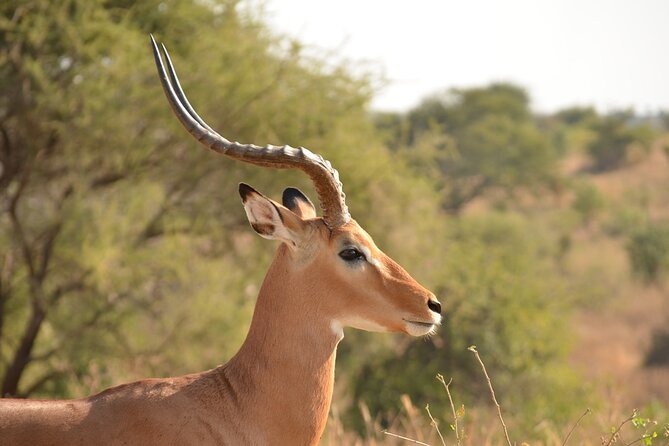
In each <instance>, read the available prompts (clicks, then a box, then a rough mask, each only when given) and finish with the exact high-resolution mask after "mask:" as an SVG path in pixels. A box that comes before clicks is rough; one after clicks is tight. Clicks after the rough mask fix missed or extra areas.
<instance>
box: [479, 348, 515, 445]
mask: <svg viewBox="0 0 669 446" xmlns="http://www.w3.org/2000/svg"><path fill="white" fill-rule="evenodd" d="M468 350H469V351H470V352H472V353H474V355H475V356H476V359H477V360H478V361H479V364H481V369H482V370H483V374H484V375H485V379H486V381H487V382H488V388H489V389H490V395H491V396H492V401H493V403H495V406H497V415H498V416H499V421H500V422H501V423H502V428H503V429H504V437H506V442H507V444H508V445H509V446H513V443H511V439H510V438H509V431H508V430H507V428H506V423H504V417H502V407H501V406H500V405H499V403H498V402H497V398H496V397H495V389H493V387H492V381H491V380H490V376H488V371H487V370H486V368H485V364H483V360H482V359H481V356H480V355H479V352H478V350H476V346H475V345H472V346H471V347H469V349H468Z"/></svg>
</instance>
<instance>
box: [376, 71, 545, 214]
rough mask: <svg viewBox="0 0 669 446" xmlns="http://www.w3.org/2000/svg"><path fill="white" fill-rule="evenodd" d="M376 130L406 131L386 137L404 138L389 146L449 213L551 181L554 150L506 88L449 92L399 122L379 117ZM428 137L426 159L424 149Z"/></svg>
mask: <svg viewBox="0 0 669 446" xmlns="http://www.w3.org/2000/svg"><path fill="white" fill-rule="evenodd" d="M405 123H407V124H405ZM380 125H382V126H383V128H384V129H386V131H387V133H388V134H390V135H393V132H390V131H388V130H387V129H388V128H389V127H391V125H395V126H396V128H397V127H398V126H399V127H400V128H401V129H405V127H407V129H406V130H396V131H395V132H394V135H395V136H396V137H398V138H405V140H403V141H402V140H400V141H399V142H398V143H396V145H397V146H398V147H402V146H404V147H406V154H405V157H406V159H408V160H409V163H410V164H411V165H413V166H414V167H415V168H416V169H417V171H418V172H420V173H421V174H422V175H428V176H429V177H430V178H432V179H433V181H434V182H435V184H436V185H437V187H438V189H439V190H440V191H441V193H442V194H443V206H444V207H445V208H446V209H449V210H455V211H458V210H459V209H461V208H462V207H463V206H464V205H466V204H467V203H469V202H470V201H471V200H473V199H474V198H476V197H479V196H480V195H482V194H484V193H485V192H486V191H488V190H501V191H504V192H505V193H507V194H511V193H513V192H514V191H516V190H517V189H520V188H530V189H533V188H534V187H536V186H540V185H546V184H550V183H551V182H552V181H553V179H554V169H555V162H556V153H555V151H554V150H553V148H552V146H551V145H550V142H549V140H548V138H547V137H546V136H545V135H544V134H543V133H542V132H541V131H540V130H539V128H538V127H537V124H536V122H535V121H534V119H533V117H532V114H531V111H530V109H529V98H528V96H527V94H526V93H525V91H523V90H522V89H520V88H518V87H516V86H513V85H509V84H492V85H490V86H488V87H486V88H472V89H464V90H458V89H454V90H450V91H449V92H448V93H447V94H445V95H441V96H433V97H430V98H428V99H426V100H425V101H423V102H422V103H421V104H420V105H419V106H418V107H416V108H415V109H413V110H411V111H410V112H409V113H408V114H407V116H406V118H405V120H404V121H400V122H397V120H392V119H389V117H386V119H385V120H383V121H381V124H380ZM439 135H443V136H439ZM436 140H439V141H440V142H439V143H437V144H436V145H435V148H434V150H432V151H431V156H428V151H426V150H425V148H424V146H425V145H426V144H430V143H431V141H436ZM444 141H448V143H447V144H446V145H444V144H443V142H444ZM435 165H436V166H438V167H439V171H438V173H437V172H435V171H434V170H433V166H435ZM435 173H437V175H435Z"/></svg>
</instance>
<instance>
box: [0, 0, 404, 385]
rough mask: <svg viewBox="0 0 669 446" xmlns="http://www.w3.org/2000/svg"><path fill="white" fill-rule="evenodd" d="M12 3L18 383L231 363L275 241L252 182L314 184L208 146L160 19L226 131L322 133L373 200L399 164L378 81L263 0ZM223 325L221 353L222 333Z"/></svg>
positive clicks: (3, 357) (7, 38)
mask: <svg viewBox="0 0 669 446" xmlns="http://www.w3.org/2000/svg"><path fill="white" fill-rule="evenodd" d="M0 11H1V12H2V14H1V16H0V136H1V138H0V166H1V168H0V271H1V273H0V380H1V385H2V389H1V393H2V395H22V396H25V395H31V394H40V395H50V396H73V395H81V394H85V393H89V392H90V391H91V390H99V389H100V388H101V387H102V386H106V385H110V384H112V383H118V382H119V381H123V380H127V379H132V378H136V377H138V376H146V375H165V374H178V373H185V372H188V371H192V370H197V369H203V368H206V367H211V366H213V365H215V364H217V363H219V362H221V361H222V360H224V359H225V357H226V356H230V355H231V354H232V353H233V352H234V350H235V348H236V346H237V345H238V344H239V342H240V341H241V339H242V337H243V336H244V333H245V326H244V324H243V323H242V324H240V322H239V320H247V319H248V318H244V317H242V316H244V315H249V314H250V311H251V308H252V305H253V297H254V295H255V288H254V287H257V286H258V285H259V283H260V280H261V278H262V273H263V270H264V268H265V267H266V266H267V264H268V262H269V255H270V254H271V250H268V249H267V246H266V245H261V244H260V243H257V242H256V240H255V238H252V237H251V238H249V236H248V234H247V230H246V229H247V228H246V224H245V222H244V219H243V213H241V212H240V207H239V200H238V197H236V196H235V194H234V193H232V191H234V190H236V183H237V182H238V181H240V179H241V176H242V175H243V176H244V179H245V180H247V181H250V182H253V183H254V184H256V185H258V187H259V188H261V189H267V190H269V191H271V190H274V191H279V190H281V188H282V187H284V186H285V185H286V183H287V182H289V181H290V182H292V183H293V184H296V185H298V186H300V187H304V188H305V189H307V190H310V186H309V185H308V180H307V179H305V178H303V176H301V175H299V174H296V173H291V172H284V173H272V174H267V172H266V171H263V170H262V169H256V168H249V167H245V166H240V165H238V164H236V163H234V162H230V161H226V160H224V159H222V158H217V159H215V160H212V158H211V157H210V156H207V155H206V154H205V153H204V152H202V151H200V150H201V149H200V148H199V147H198V146H197V145H196V144H195V143H193V142H192V141H191V140H190V138H188V137H187V135H186V134H185V132H184V130H183V129H182V128H181V127H180V126H179V125H178V124H177V123H176V120H175V119H174V117H173V116H171V112H170V111H169V107H168V106H167V104H166V102H165V99H164V97H163V94H162V91H161V90H160V86H159V83H158V80H157V76H156V74H155V68H154V67H153V60H152V57H151V52H150V49H149V44H148V33H149V32H152V33H154V34H156V35H157V36H158V37H164V38H165V40H166V41H167V43H168V46H169V47H170V51H171V54H172V56H173V59H174V61H175V64H176V65H177V67H179V68H181V69H180V72H181V77H182V82H183V84H184V86H185V87H186V89H187V91H188V93H189V96H190V97H191V100H192V102H193V103H194V104H197V108H198V110H199V111H200V113H201V115H203V116H204V117H206V118H207V119H208V120H209V121H210V124H211V125H212V126H214V127H216V128H220V129H223V130H222V131H224V132H225V134H226V136H227V137H229V138H231V139H237V140H241V141H253V142H257V143H268V142H271V143H290V144H293V145H300V144H302V145H306V146H308V147H312V148H314V149H315V150H318V151H320V152H322V153H324V154H325V155H326V156H327V157H329V158H330V159H331V160H332V161H333V163H334V164H335V165H337V166H338V167H339V168H340V169H341V170H342V172H343V174H342V177H343V178H344V182H345V183H346V184H347V189H346V191H347V193H349V194H350V195H355V194H359V195H360V196H361V200H360V202H361V203H365V202H366V201H371V200H365V198H364V197H365V196H369V193H368V187H367V186H368V185H369V184H370V183H372V182H373V181H374V176H375V175H376V177H377V178H378V180H379V181H378V184H384V183H386V182H388V181H391V179H392V178H393V174H392V165H391V163H390V161H389V159H388V157H387V154H386V152H385V151H384V150H383V148H382V147H381V146H380V145H379V144H378V143H375V142H374V141H375V137H374V135H373V128H372V126H371V124H370V122H369V120H368V119H366V110H365V105H366V103H367V101H368V99H369V94H370V89H369V83H368V79H367V78H365V77H364V76H363V77H354V76H351V75H349V74H348V71H347V69H346V68H343V67H339V66H334V67H332V66H326V65H325V64H324V62H323V61H321V60H318V59H315V58H312V57H307V56H305V55H303V54H302V52H301V49H300V46H299V45H298V44H297V43H294V42H291V41H289V40H286V39H280V38H277V37H275V36H273V35H272V34H271V32H270V31H269V30H268V29H267V28H266V26H265V25H264V24H263V23H262V21H260V20H259V19H258V18H257V17H256V13H255V12H254V10H253V9H252V8H251V9H249V8H248V7H246V6H245V5H242V4H238V3H237V2H235V1H225V2H220V3H218V2H206V3H203V2H191V1H185V0H172V1H158V0H156V1H146V2H128V1H120V0H119V1H107V2H101V1H85V0H69V1H64V2H51V1H47V0H42V1H34V2H30V3H26V2H23V1H18V0H16V1H9V2H4V3H3V4H2V6H0ZM186 61H188V63H186ZM190 64H192V66H191V65H190ZM212 91H213V92H215V93H214V94H212ZM305 98H309V99H308V100H305ZM221 100H224V101H225V103H224V104H222V103H221V102H220V101H221ZM363 141H364V142H365V143H367V145H368V146H367V147H365V151H364V152H362V153H361V152H360V150H359V149H358V147H360V146H361V143H362V142H363ZM335 149H338V150H335ZM353 155H355V156H356V159H354V160H353V159H351V158H352V156H353ZM370 160H374V161H377V166H376V167H374V168H371V169H370V168H367V167H365V163H367V162H368V161H370ZM223 172H224V173H223ZM353 172H355V173H353ZM356 173H359V174H360V175H357V174H356ZM349 175H350V176H351V178H355V179H356V180H355V181H346V180H347V179H348V178H349ZM279 184H281V187H280V186H279ZM305 186H306V187H305ZM221 191H230V193H227V192H225V193H221ZM386 204H387V205H389V208H391V209H392V208H393V206H395V204H394V202H390V203H386ZM361 206H364V204H362V205H361ZM352 208H353V210H354V211H355V206H352ZM377 211H379V212H381V213H383V212H384V210H383V209H377ZM370 227H371V228H372V229H373V228H374V225H373V224H372V225H370ZM221 228H223V229H221ZM242 238H243V240H244V241H245V242H244V243H241V242H240V240H241V239H242ZM249 258H252V259H253V262H249V261H248V259H249ZM240 265H244V267H243V268H241V267H240ZM221 271H224V272H225V273H224V274H221ZM212 308H217V309H218V311H211V309H212ZM213 327H215V330H216V336H217V337H218V338H221V337H222V338H225V339H226V341H227V342H225V343H223V344H222V345H221V348H220V350H219V349H209V348H208V344H209V343H210V340H211V337H210V336H211V333H209V330H213Z"/></svg>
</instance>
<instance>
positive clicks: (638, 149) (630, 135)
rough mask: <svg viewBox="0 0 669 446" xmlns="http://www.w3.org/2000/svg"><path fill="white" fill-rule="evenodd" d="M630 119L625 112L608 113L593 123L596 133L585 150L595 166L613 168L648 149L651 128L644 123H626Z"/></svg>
mask: <svg viewBox="0 0 669 446" xmlns="http://www.w3.org/2000/svg"><path fill="white" fill-rule="evenodd" d="M630 118H631V117H630V116H629V114H626V113H619V114H612V115H609V116H605V117H603V118H602V119H601V120H599V122H597V123H595V124H593V129H594V130H595V132H596V135H597V136H596V138H595V139H594V140H593V141H591V142H590V144H589V145H588V146H587V151H588V154H589V155H590V157H591V158H592V161H593V163H594V168H595V169H597V170H610V169H615V168H618V167H620V166H622V165H624V164H625V163H626V162H628V161H629V160H630V158H631V157H632V156H633V155H634V154H635V153H636V154H640V155H643V154H644V153H647V152H648V151H649V149H650V142H651V140H652V138H653V130H652V129H651V128H650V127H649V126H647V125H631V124H629V121H630ZM638 156H639V155H638Z"/></svg>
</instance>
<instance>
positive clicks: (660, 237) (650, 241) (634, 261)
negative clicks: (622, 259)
mask: <svg viewBox="0 0 669 446" xmlns="http://www.w3.org/2000/svg"><path fill="white" fill-rule="evenodd" d="M626 249H627V255H628V257H629V261H630V264H631V267H632V272H633V273H634V274H635V275H636V276H637V277H639V278H641V279H642V280H643V281H645V282H655V281H658V280H659V279H660V278H661V277H662V276H663V275H664V274H665V273H666V272H667V271H669V224H668V223H666V222H665V223H649V224H647V225H645V226H644V227H642V228H640V229H638V230H637V231H636V232H635V233H633V234H632V235H631V236H630V238H629V240H628V242H627V245H626Z"/></svg>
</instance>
